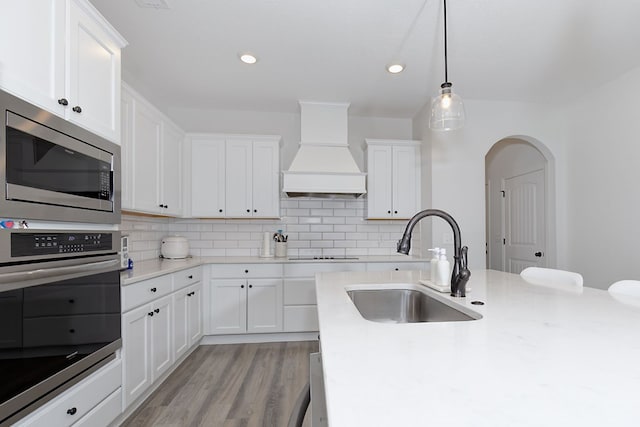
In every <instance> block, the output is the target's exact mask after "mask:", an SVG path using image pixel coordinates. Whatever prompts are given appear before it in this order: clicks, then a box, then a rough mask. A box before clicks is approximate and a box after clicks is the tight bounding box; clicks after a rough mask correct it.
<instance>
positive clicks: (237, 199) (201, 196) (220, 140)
mask: <svg viewBox="0 0 640 427" xmlns="http://www.w3.org/2000/svg"><path fill="white" fill-rule="evenodd" d="M190 140H191V156H190V158H191V165H190V169H191V175H190V178H191V216H193V217H207V218H277V217H279V216H280V179H279V173H280V170H279V169H280V137H279V136H260V135H207V134H198V135H190Z"/></svg>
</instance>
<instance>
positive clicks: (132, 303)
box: [122, 274, 172, 313]
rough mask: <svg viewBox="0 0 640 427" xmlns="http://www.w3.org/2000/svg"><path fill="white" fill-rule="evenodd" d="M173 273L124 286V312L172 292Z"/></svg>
mask: <svg viewBox="0 0 640 427" xmlns="http://www.w3.org/2000/svg"><path fill="white" fill-rule="evenodd" d="M171 277H172V276H171V275H170V274H167V275H164V276H160V277H156V278H155V279H151V280H145V281H143V282H138V283H134V284H132V285H127V286H123V287H122V312H123V313H124V312H125V311H128V310H131V309H132V308H134V307H138V306H140V305H142V304H146V303H148V302H151V301H153V300H154V299H156V298H159V297H161V296H164V295H168V294H170V293H171V287H172V286H171Z"/></svg>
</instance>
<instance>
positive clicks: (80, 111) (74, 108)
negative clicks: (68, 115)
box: [72, 105, 82, 114]
mask: <svg viewBox="0 0 640 427" xmlns="http://www.w3.org/2000/svg"><path fill="white" fill-rule="evenodd" d="M72 110H73V111H74V112H75V113H78V114H80V113H82V108H80V106H79V105H76V106H75V107H73V108H72Z"/></svg>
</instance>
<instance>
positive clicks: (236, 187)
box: [225, 139, 253, 218]
mask: <svg viewBox="0 0 640 427" xmlns="http://www.w3.org/2000/svg"><path fill="white" fill-rule="evenodd" d="M252 147H253V145H252V142H251V140H246V139H233V140H227V147H226V159H227V182H226V191H225V199H226V205H227V215H226V216H227V217H234V218H242V217H250V216H252V215H253V212H252V211H253V207H252V183H253V168H252V161H251V158H252Z"/></svg>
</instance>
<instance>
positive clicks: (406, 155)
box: [392, 146, 420, 219]
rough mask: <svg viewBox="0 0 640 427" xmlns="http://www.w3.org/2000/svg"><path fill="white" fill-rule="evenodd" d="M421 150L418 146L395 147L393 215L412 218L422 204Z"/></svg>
mask: <svg viewBox="0 0 640 427" xmlns="http://www.w3.org/2000/svg"><path fill="white" fill-rule="evenodd" d="M419 173H420V152H419V149H418V148H416V147H411V146H400V147H393V179H392V182H393V217H394V218H407V219H408V218H411V217H412V216H413V215H415V214H416V213H417V212H418V210H419V208H420V206H419V200H420V190H419Z"/></svg>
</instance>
